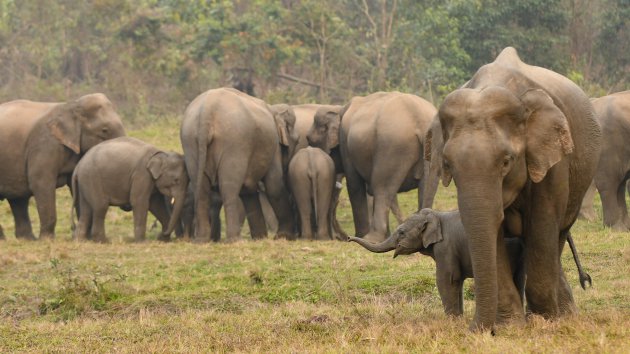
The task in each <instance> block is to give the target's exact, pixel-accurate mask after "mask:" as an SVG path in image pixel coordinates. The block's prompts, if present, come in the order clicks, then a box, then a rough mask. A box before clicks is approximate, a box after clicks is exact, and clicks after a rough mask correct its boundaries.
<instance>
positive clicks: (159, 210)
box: [145, 193, 170, 241]
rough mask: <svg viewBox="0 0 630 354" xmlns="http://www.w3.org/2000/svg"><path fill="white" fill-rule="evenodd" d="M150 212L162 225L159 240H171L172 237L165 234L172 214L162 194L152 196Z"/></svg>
mask: <svg viewBox="0 0 630 354" xmlns="http://www.w3.org/2000/svg"><path fill="white" fill-rule="evenodd" d="M149 211H150V212H151V214H153V216H155V218H156V219H157V220H158V221H159V222H160V224H161V225H162V232H161V233H160V236H159V237H158V240H160V241H168V240H169V239H170V235H164V232H165V231H166V229H167V228H168V222H169V219H170V215H169V214H170V213H169V211H168V210H167V208H166V203H165V198H164V196H163V195H162V194H159V193H154V194H152V195H151V199H150V200H149ZM145 225H146V223H145Z"/></svg>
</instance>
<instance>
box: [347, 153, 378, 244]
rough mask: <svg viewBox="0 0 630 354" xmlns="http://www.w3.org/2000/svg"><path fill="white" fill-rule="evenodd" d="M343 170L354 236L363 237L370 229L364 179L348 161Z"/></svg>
mask: <svg viewBox="0 0 630 354" xmlns="http://www.w3.org/2000/svg"><path fill="white" fill-rule="evenodd" d="M344 171H346V186H347V187H348V197H349V198H350V206H351V207H352V217H353V219H354V233H355V236H356V237H364V236H366V235H367V234H368V233H369V231H370V218H369V214H368V202H367V189H366V186H365V181H364V180H363V179H362V178H361V176H359V174H358V173H357V171H356V170H355V169H354V167H352V164H350V163H349V162H346V163H344ZM369 241H372V242H380V241H381V240H380V239H378V238H377V239H375V240H369Z"/></svg>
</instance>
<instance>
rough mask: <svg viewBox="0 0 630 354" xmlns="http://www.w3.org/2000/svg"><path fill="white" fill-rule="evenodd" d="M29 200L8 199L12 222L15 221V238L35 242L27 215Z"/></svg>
mask: <svg viewBox="0 0 630 354" xmlns="http://www.w3.org/2000/svg"><path fill="white" fill-rule="evenodd" d="M28 200H29V198H28V197H26V198H17V199H9V205H10V206H11V212H12V213H13V220H14V221H15V237H16V238H24V239H27V240H35V235H33V228H32V226H31V218H30V217H29V215H28Z"/></svg>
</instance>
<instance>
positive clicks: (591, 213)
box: [578, 181, 597, 222]
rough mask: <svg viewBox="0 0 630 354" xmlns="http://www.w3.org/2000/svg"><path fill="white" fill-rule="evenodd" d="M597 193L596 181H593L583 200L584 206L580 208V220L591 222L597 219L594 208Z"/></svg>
mask: <svg viewBox="0 0 630 354" xmlns="http://www.w3.org/2000/svg"><path fill="white" fill-rule="evenodd" d="M596 193H597V188H595V181H593V182H591V185H590V186H589V187H588V190H586V194H585V195H584V199H582V206H581V207H580V213H579V214H578V218H580V219H584V220H587V221H591V222H592V221H595V220H596V219H597V213H596V212H595V208H594V207H593V199H595V194H596Z"/></svg>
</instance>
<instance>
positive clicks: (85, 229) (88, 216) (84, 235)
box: [74, 194, 93, 241]
mask: <svg viewBox="0 0 630 354" xmlns="http://www.w3.org/2000/svg"><path fill="white" fill-rule="evenodd" d="M79 205H80V207H81V213H80V214H79V224H78V225H77V228H76V231H75V232H76V233H75V237H74V238H75V240H77V241H85V240H87V239H89V238H91V235H89V233H90V230H91V228H92V219H93V211H92V207H91V206H90V204H89V203H88V202H87V200H85V198H84V197H83V195H82V194H79Z"/></svg>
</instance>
